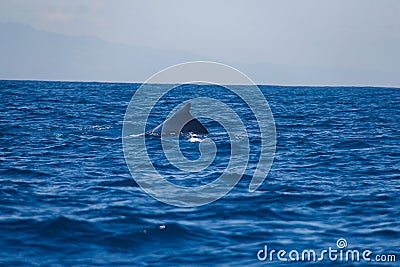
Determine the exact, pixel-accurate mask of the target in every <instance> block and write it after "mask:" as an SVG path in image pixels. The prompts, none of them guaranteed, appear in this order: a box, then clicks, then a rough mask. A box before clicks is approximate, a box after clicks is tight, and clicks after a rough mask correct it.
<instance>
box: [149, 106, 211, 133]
mask: <svg viewBox="0 0 400 267" xmlns="http://www.w3.org/2000/svg"><path fill="white" fill-rule="evenodd" d="M190 107H191V104H190V103H187V104H186V105H185V106H184V107H183V108H181V109H180V110H179V111H177V112H176V113H174V114H173V115H172V116H171V117H169V118H168V119H167V120H165V121H164V122H163V123H161V124H160V125H158V126H157V127H156V128H154V129H153V130H151V131H150V133H154V134H161V133H164V134H180V133H195V134H208V130H207V128H206V127H204V125H203V124H201V122H200V121H198V120H197V119H196V118H194V117H193V115H192V114H191V113H190Z"/></svg>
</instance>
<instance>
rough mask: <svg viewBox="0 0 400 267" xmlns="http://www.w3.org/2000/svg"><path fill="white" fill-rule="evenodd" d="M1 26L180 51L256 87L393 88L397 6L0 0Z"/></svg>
mask: <svg viewBox="0 0 400 267" xmlns="http://www.w3.org/2000/svg"><path fill="white" fill-rule="evenodd" d="M0 22H17V23H22V24H27V25H30V26H32V27H34V28H35V29H39V30H44V31H49V32H55V33H61V34H66V35H89V36H95V37H99V38H101V39H103V40H106V41H109V42H113V43H120V44H126V45H135V46H143V47H147V48H154V49H163V50H176V51H183V52H186V53H190V54H193V55H194V56H193V59H196V60H200V59H205V60H212V61H219V62H222V63H227V64H230V65H232V66H233V67H237V68H239V69H240V70H242V71H244V72H245V73H246V74H248V75H249V76H250V77H251V78H253V79H254V80H256V82H260V83H267V84H271V83H274V84H332V85H334V84H341V85H346V84H347V85H386V86H400V49H399V47H400V1H398V0H329V1H328V0H301V1H299V0H291V1H288V0H276V1H268V0H263V1H261V0H260V1H255V0H253V1H252V0H250V1H244V0H242V1H232V0H230V1H218V0H206V1H205V0H202V1H187V0H186V1H185V0H182V1H163V0H160V1H151V0H150V1H149V0H147V1H146V0H144V1H130V0H125V1H121V0H115V1H111V0H109V1H104V0H86V1H85V0H83V1H73V0H58V1H54V0H36V1H30V0H26V1H22V0H9V1H7V0H0ZM177 63H178V62H177Z"/></svg>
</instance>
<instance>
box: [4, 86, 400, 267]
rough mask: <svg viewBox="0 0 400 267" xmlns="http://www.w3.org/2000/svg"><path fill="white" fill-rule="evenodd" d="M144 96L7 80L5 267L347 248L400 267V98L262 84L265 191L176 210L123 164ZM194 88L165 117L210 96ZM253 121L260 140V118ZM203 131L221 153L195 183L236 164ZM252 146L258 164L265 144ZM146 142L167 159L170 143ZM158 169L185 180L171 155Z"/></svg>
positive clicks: (244, 260) (175, 262)
mask: <svg viewBox="0 0 400 267" xmlns="http://www.w3.org/2000/svg"><path fill="white" fill-rule="evenodd" d="M138 86H139V85H137V84H110V83H66V82H29V81H0V96H1V98H0V122H1V123H0V143H1V147H0V203H1V204H0V264H1V265H5V266H16V265H116V266H118V265H129V266H147V265H150V266H181V265H196V266H199V265H203V266H212V265H218V266H252V265H254V266H257V265H267V264H268V265H283V266H286V265H290V266H293V265H295V266H297V265H302V264H305V263H294V264H289V263H282V262H279V261H277V259H276V258H275V260H274V262H268V261H266V262H260V261H259V260H258V259H257V252H258V251H259V250H260V249H263V248H264V245H268V247H269V248H270V249H276V250H279V249H285V250H287V251H290V250H292V249H297V250H303V249H315V250H322V249H328V248H329V247H333V248H337V247H336V241H337V239H339V238H345V239H346V240H347V242H348V248H354V249H355V248H358V249H360V250H361V249H370V250H371V251H373V252H374V254H373V255H376V254H395V255H397V261H399V260H400V254H399V253H400V223H399V218H400V208H399V206H400V89H390V88H354V87H351V88H350V87H349V88H343V87H342V88H334V87H327V88H324V87H318V88H317V87H314V88H308V87H274V86H262V87H261V89H262V91H263V93H264V95H265V96H266V98H267V100H268V102H269V104H270V107H271V109H272V113H273V115H274V118H275V123H276V131H277V151H276V155H275V160H274V163H273V166H272V169H271V171H270V173H269V174H268V177H267V179H266V180H265V182H264V183H263V185H262V186H261V188H260V190H258V191H256V192H255V193H250V192H248V185H249V182H250V178H251V177H250V175H249V174H246V175H245V176H244V177H243V178H242V180H241V181H240V183H239V184H238V185H237V186H236V187H235V188H234V189H233V190H232V191H231V192H230V193H229V194H228V195H227V196H226V197H224V198H223V199H221V200H219V201H216V202H213V203H211V204H208V205H205V206H201V207H196V208H177V207H174V206H169V205H166V204H163V203H161V202H158V201H156V200H154V199H153V198H151V197H150V196H148V195H147V194H146V193H144V192H143V191H142V190H141V189H140V187H138V186H137V184H136V183H135V182H134V180H133V179H132V178H131V176H130V173H129V171H128V168H127V166H126V163H125V160H124V155H123V151H122V145H121V130H122V123H123V119H124V113H125V110H126V108H127V105H128V103H129V100H130V98H131V97H132V95H133V93H134V91H135V89H136V88H138ZM192 87H193V88H190V89H191V90H186V91H184V90H183V91H179V90H178V91H176V92H175V94H174V93H172V94H171V95H169V97H168V98H166V99H165V100H164V102H161V103H160V104H161V106H163V107H164V108H166V109H167V110H168V109H169V110H168V112H169V111H170V110H171V109H172V108H174V106H175V105H176V104H179V102H181V101H183V100H186V99H187V98H190V97H191V95H190V94H189V93H188V92H203V93H204V92H206V91H202V90H204V89H202V88H201V86H197V87H196V86H193V85H192ZM185 92H186V93H185ZM213 92H214V95H213V96H214V97H219V98H220V99H225V100H226V101H228V102H230V103H231V104H232V103H233V104H234V103H239V102H240V101H239V100H237V98H235V97H234V96H231V95H225V94H222V93H220V91H219V90H217V88H215V89H214V90H213ZM162 111H163V109H158V110H157V109H156V110H155V111H154V114H153V116H150V118H151V121H150V123H149V127H154V126H155V125H157V124H158V123H159V122H161V121H162V118H160V117H159V116H158V115H161V113H162ZM167 114H168V113H162V116H164V117H165V116H166V115H167ZM242 115H243V116H244V117H245V118H247V117H246V116H249V117H248V125H247V127H248V130H249V132H252V131H253V130H254V129H255V128H252V127H257V126H256V125H255V124H254V123H253V121H252V119H251V114H250V115H249V114H246V110H245V109H244V110H243V112H242ZM206 126H207V127H208V128H209V130H210V132H214V136H213V135H212V134H211V137H213V138H214V139H213V140H214V141H215V142H216V144H217V145H220V146H221V147H222V150H219V151H218V154H217V158H216V162H214V163H213V165H212V168H211V171H209V172H206V173H203V176H196V175H195V174H193V177H189V178H190V179H187V180H185V181H186V182H184V183H187V184H188V185H189V184H190V185H193V186H197V185H199V184H202V183H204V181H207V182H209V181H211V180H213V179H214V178H215V176H216V174H217V173H218V172H220V171H221V169H223V168H225V166H226V164H227V163H226V157H227V155H228V154H229V149H228V148H227V146H226V144H224V142H225V139H224V138H223V136H224V133H223V132H222V133H221V135H218V134H215V132H217V133H218V131H219V130H220V128H221V127H220V125H218V124H215V123H214V124H213V122H206ZM184 141H185V140H184ZM184 141H183V144H185V142H184ZM186 141H187V140H186ZM188 143H189V142H186V145H187V147H186V150H185V148H184V149H183V153H184V154H185V155H186V156H187V157H189V158H190V157H191V153H189V152H190V150H191V149H193V148H192V145H193V144H191V145H188ZM250 143H251V146H252V148H253V149H255V150H254V151H255V152H254V154H255V155H257V151H256V149H257V145H259V140H258V139H257V138H250ZM147 144H148V145H149V147H153V148H156V147H157V146H158V144H159V138H156V137H149V138H148V140H147ZM194 144H195V145H198V144H196V143H194ZM194 151H195V150H194ZM196 153H197V154H198V150H197V152H196V151H195V152H194V154H196ZM152 157H153V161H154V162H156V163H158V164H160V166H161V167H163V168H164V169H162V170H161V171H160V172H164V173H169V174H170V179H171V181H172V182H177V183H179V182H182V181H179V179H177V180H176V181H175V180H174V179H175V178H176V177H174V175H171V174H173V173H174V172H175V170H174V169H173V168H171V169H168V167H166V166H168V165H165V164H164V163H165V162H164V161H165V160H166V159H165V156H164V155H163V154H162V153H154V154H153V155H152ZM254 160H256V158H255V159H254V158H252V157H251V158H250V163H249V164H250V166H251V164H252V161H254ZM253 163H254V162H253ZM161 167H160V168H161ZM315 264H316V265H321V263H315ZM323 264H324V265H329V264H332V265H336V264H337V263H333V262H330V261H327V260H325V261H324V262H323ZM374 264H377V263H365V262H361V263H349V262H347V263H343V262H342V265H343V266H351V265H357V266H359V265H367V266H374ZM397 264H398V262H397ZM305 265H307V266H309V265H310V264H305ZM311 265H312V264H311ZM391 265H393V266H395V263H387V264H382V263H379V264H377V266H391Z"/></svg>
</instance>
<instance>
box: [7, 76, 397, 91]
mask: <svg viewBox="0 0 400 267" xmlns="http://www.w3.org/2000/svg"><path fill="white" fill-rule="evenodd" d="M0 81H26V82H68V83H110V84H112V83H114V84H144V83H145V82H138V81H105V80H104V81H101V80H68V79H65V80H63V79H56V80H53V79H25V78H20V79H19V78H14V79H12V78H0ZM148 84H154V85H164V84H165V85H168V84H175V85H179V84H181V83H174V82H163V83H148ZM189 84H191V83H189ZM193 84H197V83H193ZM198 84H199V85H200V84H201V83H198ZM255 84H256V85H257V86H275V87H348V88H350V87H359V88H391V89H400V87H397V86H392V85H330V84H326V85H321V84H312V85H310V84H298V85H296V84H266V83H255ZM202 85H204V84H202ZM222 85H231V86H251V85H249V84H222Z"/></svg>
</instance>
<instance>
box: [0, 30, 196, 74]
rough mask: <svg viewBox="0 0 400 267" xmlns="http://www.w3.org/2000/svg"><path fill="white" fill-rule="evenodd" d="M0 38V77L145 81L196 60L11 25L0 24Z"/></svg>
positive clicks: (187, 55) (169, 53)
mask: <svg viewBox="0 0 400 267" xmlns="http://www.w3.org/2000/svg"><path fill="white" fill-rule="evenodd" d="M0 36H1V42H0V79H47V80H97V81H143V80H145V79H147V78H148V77H149V76H150V75H152V74H154V73H155V72H157V71H159V70H160V69H161V68H163V67H167V66H169V65H171V64H176V63H180V62H183V61H188V60H196V59H199V58H196V57H195V56H194V55H191V54H189V53H185V52H180V51H169V50H157V49H152V48H145V47H139V46H129V45H121V44H115V43H110V42H106V41H103V40H101V39H98V38H94V37H86V36H67V35H61V34H56V33H50V32H45V31H39V30H35V29H33V28H31V27H29V26H26V25H21V24H14V23H0ZM154 42H157V40H154Z"/></svg>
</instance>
